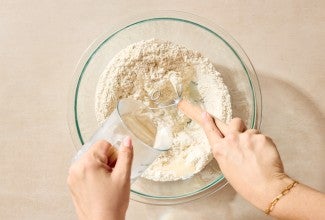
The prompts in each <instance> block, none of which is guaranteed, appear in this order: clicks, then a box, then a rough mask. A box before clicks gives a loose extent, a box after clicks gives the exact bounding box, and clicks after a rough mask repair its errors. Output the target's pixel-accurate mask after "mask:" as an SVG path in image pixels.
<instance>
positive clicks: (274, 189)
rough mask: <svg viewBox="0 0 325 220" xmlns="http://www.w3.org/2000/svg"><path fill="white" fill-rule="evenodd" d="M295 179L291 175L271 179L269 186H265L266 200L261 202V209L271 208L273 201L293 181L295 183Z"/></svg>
mask: <svg viewBox="0 0 325 220" xmlns="http://www.w3.org/2000/svg"><path fill="white" fill-rule="evenodd" d="M293 181H294V180H293V179H291V178H290V177H289V176H287V175H284V176H282V177H280V178H277V179H274V180H273V181H271V182H270V183H269V184H268V186H267V187H266V188H265V194H264V200H263V202H262V203H261V205H260V207H258V208H259V209H261V210H262V211H263V212H264V211H265V210H266V209H267V208H269V206H270V204H271V202H272V201H273V200H274V199H275V198H276V197H277V196H278V195H279V194H280V193H281V192H282V191H283V190H284V189H285V188H286V187H287V186H288V185H290V184H291V183H293Z"/></svg>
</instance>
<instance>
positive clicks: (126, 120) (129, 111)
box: [75, 99, 169, 182]
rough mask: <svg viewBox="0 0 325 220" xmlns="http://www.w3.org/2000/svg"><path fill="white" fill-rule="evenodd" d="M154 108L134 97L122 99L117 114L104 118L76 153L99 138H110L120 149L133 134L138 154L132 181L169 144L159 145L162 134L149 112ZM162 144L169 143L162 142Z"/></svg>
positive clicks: (134, 160) (78, 155)
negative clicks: (127, 137)
mask: <svg viewBox="0 0 325 220" xmlns="http://www.w3.org/2000/svg"><path fill="white" fill-rule="evenodd" d="M147 111H150V109H148V108H147V107H146V106H144V105H143V104H142V103H141V102H139V101H136V100H132V99H122V100H120V101H119V102H118V104H117V107H116V108H115V110H114V111H113V113H112V114H111V115H110V116H109V117H108V118H107V119H106V120H105V121H104V123H103V124H102V126H101V127H100V128H99V129H98V130H97V131H96V132H95V134H94V135H93V136H92V137H91V139H90V140H89V141H88V142H87V143H85V144H84V145H83V146H82V148H81V149H80V150H79V152H78V153H77V155H76V156H75V160H77V159H79V158H80V156H81V155H82V154H84V153H85V152H86V151H87V150H88V149H89V147H90V146H92V145H93V144H94V143H95V142H97V141H98V140H106V141H108V142H109V143H111V144H112V145H113V146H114V147H116V148H119V147H120V145H121V143H122V140H123V139H124V138H125V137H126V136H129V137H131V139H132V143H133V150H134V157H133V163H132V170H131V182H133V181H134V180H135V179H136V178H137V177H139V176H140V175H141V174H142V173H143V171H144V170H145V169H146V168H147V167H148V166H149V165H150V164H151V163H152V162H153V161H154V160H155V159H156V158H157V157H158V156H159V155H160V154H161V153H162V152H163V151H166V150H168V148H169V146H162V145H161V144H160V145H159V146H158V145H157V144H156V143H157V139H161V138H162V137H160V138H159V137H158V136H160V135H159V134H160V133H161V132H159V131H158V132H157V127H156V126H155V125H154V123H153V122H152V120H150V118H149V117H148V116H146V114H144V113H145V112H147ZM158 142H159V143H168V142H166V141H158Z"/></svg>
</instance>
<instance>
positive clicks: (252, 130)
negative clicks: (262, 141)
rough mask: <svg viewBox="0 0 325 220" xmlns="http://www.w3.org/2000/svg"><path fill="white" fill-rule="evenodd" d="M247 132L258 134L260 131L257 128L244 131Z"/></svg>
mask: <svg viewBox="0 0 325 220" xmlns="http://www.w3.org/2000/svg"><path fill="white" fill-rule="evenodd" d="M245 133H248V134H259V133H260V132H259V131H258V130H257V129H248V130H246V131H245Z"/></svg>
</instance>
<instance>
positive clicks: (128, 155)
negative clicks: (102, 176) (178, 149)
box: [113, 137, 133, 178]
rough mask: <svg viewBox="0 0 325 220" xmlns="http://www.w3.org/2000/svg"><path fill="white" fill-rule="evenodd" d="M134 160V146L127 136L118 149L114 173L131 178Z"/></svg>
mask: <svg viewBox="0 0 325 220" xmlns="http://www.w3.org/2000/svg"><path fill="white" fill-rule="evenodd" d="M132 160H133V146H132V141H131V138H130V137H126V138H125V139H124V140H123V142H122V145H121V147H120V149H119V151H118V157H117V161H116V165H115V169H114V171H113V173H114V174H116V175H118V176H120V177H124V178H130V175H131V166H132Z"/></svg>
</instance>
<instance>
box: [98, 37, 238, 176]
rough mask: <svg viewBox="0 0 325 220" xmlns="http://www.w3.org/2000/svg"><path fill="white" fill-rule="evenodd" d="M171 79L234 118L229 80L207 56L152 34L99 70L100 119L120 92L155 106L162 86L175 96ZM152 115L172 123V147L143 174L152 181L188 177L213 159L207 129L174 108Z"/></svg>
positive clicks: (165, 97)
mask: <svg viewBox="0 0 325 220" xmlns="http://www.w3.org/2000/svg"><path fill="white" fill-rule="evenodd" d="M175 76H176V78H175ZM171 80H177V83H181V84H182V87H183V93H182V96H183V97H184V98H187V99H190V100H192V101H193V102H196V103H197V104H200V105H202V106H204V107H205V109H206V110H207V111H208V112H209V113H211V114H212V115H214V116H216V117H218V118H219V119H221V120H222V121H225V122H228V121H229V120H230V119H231V117H232V109H231V101H230V95H229V92H228V89H227V86H226V85H225V84H224V82H223V79H222V77H221V74H220V73H219V72H217V70H216V69H215V67H214V66H213V64H212V63H211V62H210V61H209V60H208V59H207V58H205V57H204V56H202V55H201V54H200V53H199V52H196V51H192V50H189V49H187V48H185V47H183V46H180V45H177V44H174V43H172V42H168V41H162V40H157V39H150V40H145V41H141V42H138V43H135V44H132V45H130V46H128V47H127V48H125V49H123V50H122V51H120V52H119V53H118V54H117V55H116V56H115V57H114V58H113V59H112V60H111V61H110V62H109V64H108V65H107V67H106V69H105V70H104V71H103V73H102V74H101V76H100V79H99V81H98V84H97V90H96V97H95V100H96V101H95V111H96V117H97V120H98V122H99V123H102V122H103V121H104V120H105V119H106V118H107V117H108V116H109V115H110V114H111V113H112V111H113V110H114V108H115V107H116V105H117V102H118V100H120V99H122V98H132V99H136V100H140V101H142V102H143V103H145V104H146V105H148V106H152V105H153V104H154V103H153V101H152V100H151V98H150V97H151V96H152V93H153V92H154V91H160V92H161V95H160V98H159V101H161V102H162V103H164V102H168V101H170V100H171V97H174V96H175V91H174V89H173V86H172V84H171V82H170V81H171ZM149 117H151V119H152V120H153V121H154V122H155V123H156V124H157V125H158V126H168V127H171V128H172V135H173V141H172V145H171V148H170V149H169V150H168V151H166V152H164V153H162V154H161V155H160V156H159V157H158V158H157V159H156V160H155V161H154V162H153V163H152V164H151V165H150V166H149V168H148V169H147V170H146V171H145V172H144V173H143V174H142V177H144V178H147V179H151V180H154V181H175V180H179V179H185V178H188V177H190V176H192V175H193V174H195V173H198V172H200V171H201V170H202V169H203V168H204V167H205V166H206V165H207V164H208V163H209V162H210V161H211V159H212V157H213V156H212V153H211V149H210V146H209V143H208V140H207V138H206V136H205V134H204V131H203V130H202V129H201V128H200V126H199V125H198V124H196V123H195V122H193V121H191V120H190V119H189V118H188V117H186V116H185V115H184V114H182V113H181V112H179V111H178V110H177V109H176V108H168V109H161V110H157V111H154V112H152V113H151V115H149Z"/></svg>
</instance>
